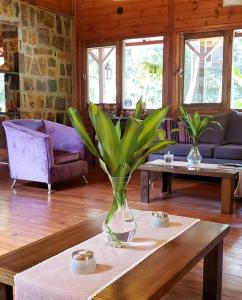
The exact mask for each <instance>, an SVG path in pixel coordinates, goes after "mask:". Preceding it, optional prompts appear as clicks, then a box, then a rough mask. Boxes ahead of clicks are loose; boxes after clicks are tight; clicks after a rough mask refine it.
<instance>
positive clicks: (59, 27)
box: [56, 15, 62, 34]
mask: <svg viewBox="0 0 242 300" xmlns="http://www.w3.org/2000/svg"><path fill="white" fill-rule="evenodd" d="M56 32H57V33H59V34H62V18H61V16H58V15H56Z"/></svg>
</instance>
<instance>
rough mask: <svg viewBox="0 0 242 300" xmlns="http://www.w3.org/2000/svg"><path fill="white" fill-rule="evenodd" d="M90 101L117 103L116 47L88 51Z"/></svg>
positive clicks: (89, 49)
mask: <svg viewBox="0 0 242 300" xmlns="http://www.w3.org/2000/svg"><path fill="white" fill-rule="evenodd" d="M87 85H88V101H90V102H93V103H116V47H115V46H107V47H96V48H88V49H87Z"/></svg>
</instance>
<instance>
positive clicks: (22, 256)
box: [0, 216, 229, 300]
mask: <svg viewBox="0 0 242 300" xmlns="http://www.w3.org/2000/svg"><path fill="white" fill-rule="evenodd" d="M103 220H104V216H101V217H99V218H93V219H91V220H87V221H85V222H81V223H79V224H77V225H75V226H72V227H70V228H67V229H65V230H63V231H61V232H58V233H56V234H53V235H51V236H49V237H46V238H44V239H41V240H39V241H37V242H34V243H31V244H29V245H27V246H24V247H21V248H19V249H17V250H15V251H13V252H10V253H8V254H6V255H3V256H2V257H0V299H1V300H6V299H7V300H12V299H13V286H14V276H15V275H16V274H17V273H19V272H21V271H24V270H26V269H28V268H30V267H32V266H34V265H36V264H37V263H40V262H42V261H44V260H46V259H48V258H50V257H52V256H54V255H56V254H58V253H60V252H62V251H64V250H66V249H68V248H70V247H72V246H74V245H76V244H78V243H81V242H83V241H85V240H87V239H89V238H91V237H93V236H94V235H96V234H98V233H100V230H101V225H102V222H103ZM228 232H229V226H228V225H223V224H217V223H212V222H204V221H200V222H198V223H196V224H195V225H193V226H192V227H191V228H189V229H188V230H186V231H185V232H184V233H183V234H181V235H180V236H179V237H177V238H175V239H174V240H173V241H171V242H170V243H168V244H166V245H165V246H163V247H161V248H160V249H159V250H157V251H156V252H155V253H154V254H152V255H151V256H149V257H148V258H147V259H145V260H144V261H143V262H142V263H140V264H139V265H138V266H136V267H135V268H134V269H132V270H131V271H130V272H128V273H126V274H125V275H124V276H122V277H121V278H120V279H119V280H117V281H116V282H115V283H113V284H112V285H110V286H109V287H107V288H106V289H104V290H103V291H102V292H101V293H99V294H98V295H97V296H96V297H95V298H94V299H96V300H104V299H109V300H111V299H112V300H116V299H120V300H121V299H122V300H124V299H125V300H129V299H130V300H133V299H144V300H145V299H160V297H162V296H163V295H165V294H166V293H167V291H168V290H169V289H170V288H171V287H172V286H174V285H175V284H176V283H177V282H178V281H179V280H180V279H181V278H182V277H183V276H184V275H185V274H186V273H187V272H189V270H191V269H192V268H193V267H194V266H195V265H196V264H197V263H198V262H199V261H200V260H201V259H203V258H204V268H203V296H204V299H205V300H219V299H221V287H222V261H223V239H224V237H225V236H226V234H227V233H228ZM56 300H57V299H56Z"/></svg>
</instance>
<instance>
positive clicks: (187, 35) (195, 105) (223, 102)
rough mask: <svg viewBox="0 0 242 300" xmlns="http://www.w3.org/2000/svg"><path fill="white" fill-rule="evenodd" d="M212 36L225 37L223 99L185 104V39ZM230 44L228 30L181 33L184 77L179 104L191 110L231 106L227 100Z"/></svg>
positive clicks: (181, 66)
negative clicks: (217, 101) (216, 101)
mask: <svg viewBox="0 0 242 300" xmlns="http://www.w3.org/2000/svg"><path fill="white" fill-rule="evenodd" d="M210 37H223V39H224V42H223V69H222V96H221V97H222V99H221V102H220V103H191V104H185V103H184V102H183V101H184V72H185V68H184V66H185V41H186V40H189V39H201V38H210ZM228 44H229V37H228V34H227V32H226V31H216V32H215V31H214V32H202V33H185V34H182V35H181V42H180V48H179V49H180V68H181V69H182V77H181V78H180V80H179V104H182V105H184V106H185V107H187V108H188V109H190V110H195V109H196V110H197V109H198V110H199V111H201V110H203V109H206V110H208V109H214V108H216V109H217V110H225V109H228V108H229V104H228V101H227V89H228V76H227V74H228V71H227V70H228V66H227V64H226V60H227V57H228Z"/></svg>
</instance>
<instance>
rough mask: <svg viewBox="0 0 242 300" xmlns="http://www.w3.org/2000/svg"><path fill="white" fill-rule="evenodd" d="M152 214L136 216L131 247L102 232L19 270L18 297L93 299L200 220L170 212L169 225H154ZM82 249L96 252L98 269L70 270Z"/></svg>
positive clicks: (34, 299) (23, 299)
mask: <svg viewBox="0 0 242 300" xmlns="http://www.w3.org/2000/svg"><path fill="white" fill-rule="evenodd" d="M150 218H151V212H144V213H142V214H141V215H139V216H137V217H136V222H137V232H136V235H135V239H134V241H133V244H132V246H130V247H128V248H121V249H117V248H113V247H111V246H110V245H108V244H107V243H106V241H105V239H104V237H103V235H102V234H99V235H97V236H95V237H93V238H91V239H89V240H87V241H85V242H83V243H81V244H79V245H77V246H75V247H72V248H70V249H68V250H66V251H64V252H62V253H60V254H58V255H56V256H54V257H52V258H50V259H48V260H46V261H44V262H42V263H40V264H38V265H36V266H34V267H32V268H30V269H29V270H26V271H24V272H22V273H19V274H17V275H16V276H15V288H16V300H82V299H92V297H94V296H95V295H96V294H97V293H98V292H100V291H101V290H103V289H104V288H105V287H107V286H108V285H110V284H111V283H113V282H114V281H115V280H117V279H118V278H120V277H121V276H122V275H123V274H125V273H126V272H128V271H129V270H131V269H132V268H134V267H135V266H136V265H138V264H139V263H141V262H142V261H143V260H144V259H145V258H147V257H148V256H150V255H151V254H152V253H154V252H155V251H157V250H158V249H159V248H161V247H162V246H163V245H165V244H166V243H168V242H169V241H171V240H172V239H174V238H175V237H177V236H178V235H180V234H181V233H183V232H184V231H185V230H187V229H188V228H189V227H191V226H193V224H195V223H196V222H198V221H199V220H197V219H192V218H185V217H179V216H172V215H170V216H169V219H170V226H169V227H167V228H155V227H151V226H150V225H149V222H150ZM80 230H81V228H80ZM191 242H192V241H191ZM191 245H192V244H191ZM79 249H89V250H92V251H93V252H94V254H95V259H96V262H97V270H96V272H95V273H93V274H89V275H76V274H73V273H71V272H70V271H69V269H68V267H69V263H70V259H71V254H72V252H73V251H75V250H79ZM130 284H132V283H130Z"/></svg>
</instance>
